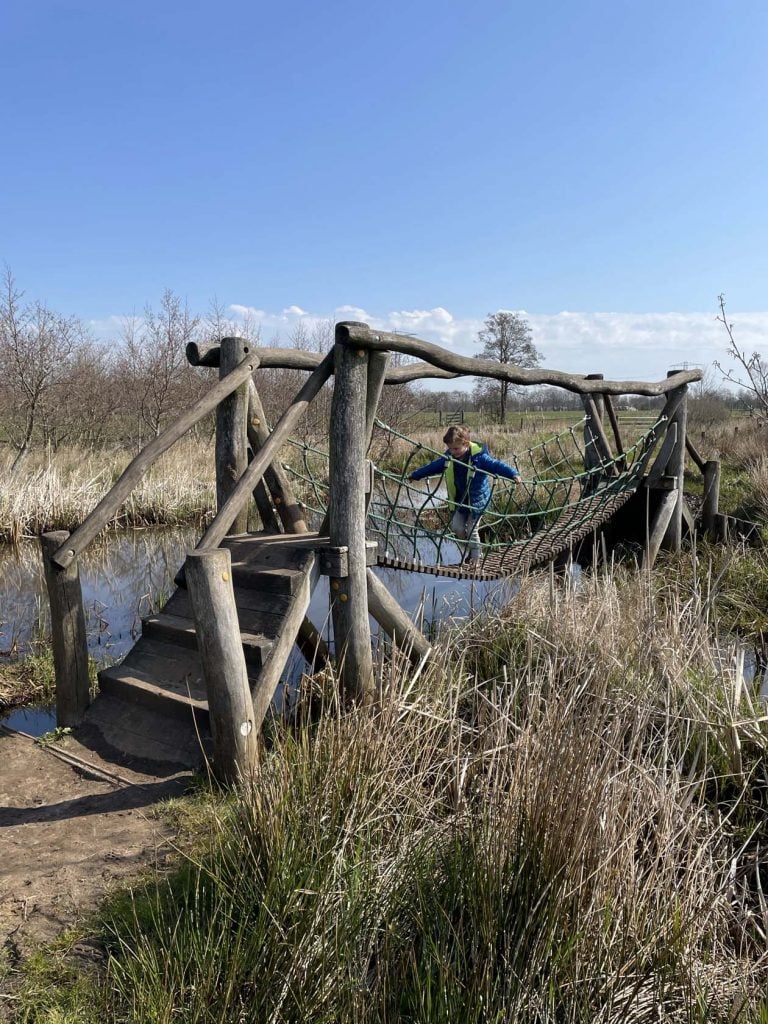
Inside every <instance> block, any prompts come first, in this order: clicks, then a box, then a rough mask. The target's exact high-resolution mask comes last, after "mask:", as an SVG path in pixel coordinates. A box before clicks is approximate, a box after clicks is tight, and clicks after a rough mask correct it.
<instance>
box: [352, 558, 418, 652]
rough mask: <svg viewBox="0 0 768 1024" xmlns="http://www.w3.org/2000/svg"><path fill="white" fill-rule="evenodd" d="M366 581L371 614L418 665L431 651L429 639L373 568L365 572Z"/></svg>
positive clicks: (392, 639) (393, 641) (391, 638)
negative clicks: (415, 624)
mask: <svg viewBox="0 0 768 1024" xmlns="http://www.w3.org/2000/svg"><path fill="white" fill-rule="evenodd" d="M366 579H367V582H368V607H369V609H370V612H371V615H372V616H373V617H374V619H376V621H377V622H378V624H379V625H380V626H381V628H382V629H383V630H384V632H385V633H386V634H387V636H388V637H389V638H390V640H391V641H392V643H393V644H395V646H397V647H399V648H400V650H402V651H404V652H405V653H406V654H407V655H408V657H409V658H410V660H411V661H412V662H413V663H414V664H416V665H418V664H419V662H420V661H422V660H423V659H424V658H426V657H427V656H428V655H429V654H430V652H431V651H432V647H431V646H430V643H429V641H428V640H427V638H426V637H425V636H424V634H423V633H422V632H421V630H419V629H417V628H416V626H414V624H413V623H412V622H411V620H410V618H409V617H408V615H406V613H405V612H404V611H403V609H402V608H401V607H400V605H399V604H398V603H397V601H396V600H395V599H394V597H392V595H391V594H390V592H389V591H388V590H387V588H386V587H385V586H384V584H383V583H382V582H381V580H380V579H379V577H378V576H377V575H376V574H375V573H374V571H373V569H368V570H367V572H366Z"/></svg>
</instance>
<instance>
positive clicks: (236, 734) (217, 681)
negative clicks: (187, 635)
mask: <svg viewBox="0 0 768 1024" xmlns="http://www.w3.org/2000/svg"><path fill="white" fill-rule="evenodd" d="M186 580H187V587H188V589H189V596H190V599H191V601H192V608H193V610H194V613H195V631H196V634H197V646H198V649H199V651H200V660H201V661H202V664H203V676H204V678H205V686H206V690H207V693H208V712H209V715H210V720H211V733H212V736H213V757H214V771H215V773H216V776H217V777H218V778H219V779H220V780H221V781H222V782H225V783H229V784H237V783H240V782H242V781H244V780H247V779H248V778H250V776H251V774H252V772H253V770H254V768H255V766H256V757H257V746H258V737H259V727H260V725H261V721H258V722H257V721H256V719H255V715H254V710H253V701H252V700H251V690H250V685H249V683H248V672H247V669H246V666H245V655H244V654H243V646H242V641H241V637H240V624H239V621H238V616H237V605H236V604H235V593H234V590H233V588H232V555H231V552H230V551H229V549H228V548H218V549H216V550H214V551H190V553H189V554H188V555H187V561H186Z"/></svg>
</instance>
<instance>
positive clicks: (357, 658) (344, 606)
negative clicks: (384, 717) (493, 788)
mask: <svg viewBox="0 0 768 1024" xmlns="http://www.w3.org/2000/svg"><path fill="white" fill-rule="evenodd" d="M348 326H349V325H348V324H345V323H339V324H337V325H336V339H335V346H334V384H333V401H332V403H331V424H330V446H329V454H330V466H329V477H330V480H329V483H330V488H329V490H330V508H329V533H330V542H331V546H332V547H346V548H347V549H348V559H347V561H348V566H349V568H348V575H347V576H346V577H343V578H341V577H336V578H334V577H331V580H330V587H331V591H330V592H331V599H332V601H333V604H332V615H333V635H334V638H335V643H336V658H337V662H338V664H339V666H340V678H341V686H342V690H343V692H344V693H345V694H346V695H347V696H350V697H353V698H355V699H357V700H362V701H363V702H365V703H368V702H370V701H371V700H372V698H373V656H372V654H371V630H370V625H369V621H368V595H367V582H366V571H365V570H366V553H365V489H366V467H365V454H366V429H365V428H366V391H367V376H368V354H367V352H366V350H365V349H362V348H359V349H358V348H354V347H352V346H351V345H350V344H349V343H348V337H347V328H348Z"/></svg>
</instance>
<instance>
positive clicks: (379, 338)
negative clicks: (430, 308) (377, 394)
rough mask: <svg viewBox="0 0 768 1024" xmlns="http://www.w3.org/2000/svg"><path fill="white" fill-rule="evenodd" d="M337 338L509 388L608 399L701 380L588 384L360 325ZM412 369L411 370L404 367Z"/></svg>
mask: <svg viewBox="0 0 768 1024" xmlns="http://www.w3.org/2000/svg"><path fill="white" fill-rule="evenodd" d="M337 337H338V339H339V341H340V342H341V343H342V344H345V345H350V346H352V347H354V346H357V347H359V348H363V349H366V348H367V349H372V350H374V351H377V352H380V351H390V352H402V353H404V354H405V355H409V356H416V357H417V358H420V359H423V360H424V361H425V362H427V363H430V364H432V365H433V366H437V367H439V368H440V369H441V370H448V371H450V372H452V373H456V374H465V375H468V376H472V377H493V378H495V379H496V380H506V381H509V382H510V384H526V385H530V384H554V385H555V386H556V387H559V388H564V389H565V390H566V391H575V392H577V393H578V394H582V395H583V394H593V393H600V392H604V393H606V394H610V395H648V396H651V397H653V396H656V395H666V394H667V392H669V391H672V390H674V389H675V388H679V387H681V386H682V385H683V384H692V383H693V382H694V381H697V380H701V377H702V372H701V370H681V371H680V372H679V373H676V374H674V375H673V376H671V377H667V378H666V379H665V380H660V381H655V382H646V381H639V380H588V379H587V377H586V376H584V375H583V374H579V373H564V372H563V371H562V370H545V369H543V368H542V367H539V366H536V367H532V368H528V367H525V366H516V365H515V364H514V363H497V362H496V361H495V360H493V359H478V358H476V357H473V356H460V355H457V354H456V353H455V352H449V351H448V349H445V348H441V347H440V346H439V345H433V344H432V343H431V342H429V341H421V339H419V338H411V337H406V336H404V335H402V334H390V333H387V332H385V331H372V330H371V329H370V328H369V327H361V326H360V325H359V324H356V323H355V324H345V323H342V324H338V334H337ZM406 369H411V367H406Z"/></svg>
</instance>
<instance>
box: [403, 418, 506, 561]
mask: <svg viewBox="0 0 768 1024" xmlns="http://www.w3.org/2000/svg"><path fill="white" fill-rule="evenodd" d="M443 441H444V442H445V444H446V445H447V446H448V450H447V451H446V453H445V455H442V456H441V457H440V458H439V459H435V460H434V462H430V463H428V464H427V465H426V466H422V467H421V468H420V469H416V470H414V471H413V473H411V474H410V475H409V477H408V479H409V480H424V479H425V478H426V477H428V476H439V475H440V474H442V473H444V474H445V486H446V488H447V489H448V501H449V503H450V504H451V505H452V506H454V507H455V509H456V511H455V512H454V513H453V518H452V519H451V530H453V532H454V533H455V535H456V536H457V537H459V538H460V539H461V540H466V541H467V546H468V548H469V551H468V553H467V554H466V555H465V557H464V562H466V563H467V564H468V565H469V566H477V563H478V562H479V560H480V533H479V531H478V523H479V522H480V516H481V515H482V514H483V512H485V510H486V508H487V507H488V503H489V502H490V500H491V485H490V483H489V480H488V474H489V473H490V474H493V475H495V476H503V477H506V478H507V479H508V480H513V481H514V482H515V483H517V482H518V480H519V479H520V474H519V473H518V471H517V470H516V469H515V468H514V467H513V466H508V465H507V463H506V462H502V461H501V459H494V458H493V456H491V455H490V454H489V452H488V449H487V448H486V447H485V445H484V444H481V443H478V442H476V441H472V440H470V433H469V431H468V430H467V429H466V427H449V428H448V430H447V431H446V434H445V437H443Z"/></svg>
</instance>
